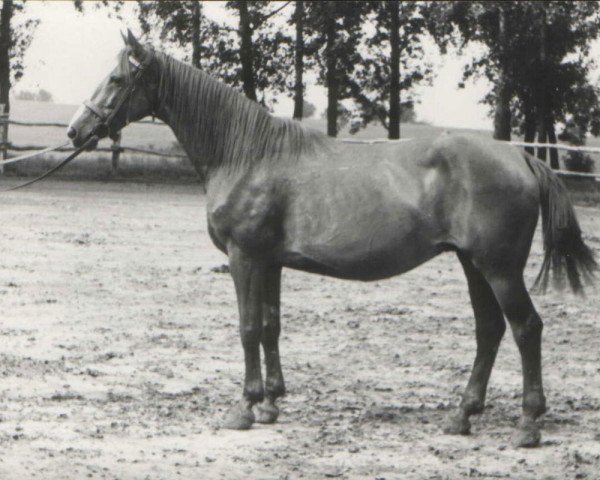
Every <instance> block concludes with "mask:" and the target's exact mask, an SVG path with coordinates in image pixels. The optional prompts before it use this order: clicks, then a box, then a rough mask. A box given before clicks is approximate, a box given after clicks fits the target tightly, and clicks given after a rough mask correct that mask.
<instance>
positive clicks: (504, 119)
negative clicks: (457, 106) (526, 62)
mask: <svg viewBox="0 0 600 480" xmlns="http://www.w3.org/2000/svg"><path fill="white" fill-rule="evenodd" d="M506 42H507V33H506V12H505V10H504V7H503V6H502V5H500V6H499V7H498V45H499V47H500V72H499V73H500V75H499V79H498V90H497V91H498V96H497V98H496V110H495V112H494V138H495V139H496V140H510V119H511V114H510V98H511V92H510V88H509V86H508V78H507V74H506V70H505V67H504V65H503V63H504V62H505V61H506Z"/></svg>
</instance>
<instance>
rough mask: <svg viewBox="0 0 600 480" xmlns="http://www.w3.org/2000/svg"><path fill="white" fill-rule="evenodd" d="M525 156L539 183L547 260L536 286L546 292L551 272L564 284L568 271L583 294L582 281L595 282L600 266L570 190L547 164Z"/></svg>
mask: <svg viewBox="0 0 600 480" xmlns="http://www.w3.org/2000/svg"><path fill="white" fill-rule="evenodd" d="M525 159H526V161H527V163H528V164H529V167H530V168H531V170H532V171H533V173H534V174H535V176H536V178H537V180H538V184H539V186H540V206H541V210H542V228H543V234H544V261H543V263H542V268H541V269H540V273H539V274H538V276H537V278H536V280H535V284H534V288H537V289H539V290H541V291H542V292H544V291H545V290H546V288H547V287H548V281H549V278H550V271H552V272H553V274H554V284H555V285H556V286H558V287H562V286H563V285H564V275H565V273H566V274H567V278H568V279H569V284H570V285H571V289H572V290H573V291H574V292H575V293H583V283H592V282H593V280H594V274H595V271H596V270H597V269H598V265H597V263H596V260H595V259H594V254H593V252H592V250H591V249H590V248H589V247H588V246H587V245H586V244H585V242H584V241H583V238H582V237H581V229H580V228H579V222H578V221H577V217H576V216H575V211H574V209H573V204H572V203H571V200H570V199H569V192H568V191H567V188H566V187H565V185H564V184H563V182H562V181H561V180H560V179H559V178H558V176H557V175H556V174H555V173H554V172H553V171H552V170H551V169H550V167H548V165H546V164H545V163H544V162H542V161H541V160H538V159H537V158H535V157H533V156H532V155H529V154H525Z"/></svg>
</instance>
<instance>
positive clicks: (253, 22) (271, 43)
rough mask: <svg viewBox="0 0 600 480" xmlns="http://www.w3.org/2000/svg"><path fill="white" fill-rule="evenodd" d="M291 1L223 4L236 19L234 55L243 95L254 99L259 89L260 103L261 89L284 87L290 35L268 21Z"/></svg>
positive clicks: (263, 94) (242, 0)
mask: <svg viewBox="0 0 600 480" xmlns="http://www.w3.org/2000/svg"><path fill="white" fill-rule="evenodd" d="M290 4H291V2H285V3H281V4H278V5H276V6H272V4H271V3H270V2H266V1H245V0H238V1H230V2H227V4H226V5H227V7H228V8H229V9H232V10H234V11H236V13H237V15H238V18H239V27H238V30H237V34H238V36H239V49H238V57H239V62H240V65H241V70H240V78H241V83H242V89H243V91H244V93H245V94H246V96H247V97H248V98H250V99H252V100H255V101H258V97H257V92H256V91H257V90H258V91H260V92H262V98H261V99H260V103H262V104H263V105H264V104H266V103H267V100H266V97H265V92H266V91H267V90H275V91H279V92H282V91H284V90H285V89H286V87H287V73H286V72H287V71H289V67H290V65H291V62H290V43H291V38H290V37H289V36H288V35H286V34H285V32H283V31H281V29H280V28H278V27H276V26H274V25H273V24H272V22H271V20H272V19H273V18H274V17H275V16H276V15H277V14H279V13H280V12H281V11H282V10H283V9H284V8H286V7H287V6H288V5H290Z"/></svg>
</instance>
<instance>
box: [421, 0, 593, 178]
mask: <svg viewBox="0 0 600 480" xmlns="http://www.w3.org/2000/svg"><path fill="white" fill-rule="evenodd" d="M428 14H429V17H428V20H429V26H430V28H431V31H432V32H433V34H434V36H435V38H436V40H437V41H438V44H440V46H442V47H443V48H445V46H446V45H447V44H449V43H454V44H455V45H458V46H459V48H461V47H463V46H464V45H466V44H467V43H469V42H472V41H477V42H481V43H483V44H484V45H485V46H486V47H487V51H486V52H485V53H482V54H481V55H480V56H477V57H475V58H473V59H472V61H471V63H470V64H469V65H468V66H467V68H466V70H465V72H464V79H465V80H466V79H468V78H470V77H474V76H475V77H477V76H480V77H485V78H487V79H488V80H490V81H491V83H492V84H493V88H492V90H491V91H490V92H489V93H488V95H487V96H486V97H485V99H484V101H485V102H486V103H488V104H489V105H490V106H491V107H492V110H493V111H495V112H496V113H497V122H496V125H495V127H496V128H495V135H496V136H497V137H498V138H502V137H506V135H505V132H506V130H507V125H506V123H507V122H511V125H512V126H513V127H516V129H517V131H518V132H520V133H523V134H524V135H525V139H526V140H527V141H532V140H534V139H535V136H536V135H537V139H538V141H541V142H545V141H546V140H548V141H550V142H551V143H555V142H556V132H555V126H556V124H557V123H558V122H561V123H563V124H565V123H566V122H568V121H569V120H571V119H575V118H576V119H578V123H579V126H580V127H581V128H582V129H583V131H585V132H587V131H592V132H597V133H600V131H599V129H598V128H597V125H598V122H599V120H598V115H599V114H600V112H599V111H598V108H597V105H598V100H599V98H600V97H599V92H598V89H597V88H596V87H595V86H593V85H591V84H590V83H589V80H588V73H589V71H590V67H591V66H592V61H591V59H590V44H591V42H592V40H594V39H596V38H598V35H599V32H600V21H599V20H600V18H599V17H600V15H599V11H598V5H597V4H596V3H595V2H566V1H559V2H533V1H522V2H457V3H446V2H439V3H437V2H435V3H431V4H429V5H428ZM453 28H455V29H456V30H455V31H457V32H458V33H459V35H458V36H456V35H453V30H452V29H453ZM582 92H585V98H586V100H587V101H588V102H586V103H585V104H584V103H583V102H581V101H580V97H581V94H582ZM507 105H508V107H507ZM507 108H508V109H509V110H510V113H509V114H507V113H506V110H507ZM502 112H505V113H502ZM511 118H512V120H511ZM538 156H540V157H541V158H545V157H546V149H544V148H542V149H538ZM550 160H551V166H552V167H553V168H557V167H558V154H557V152H556V150H555V149H552V150H551V159H550Z"/></svg>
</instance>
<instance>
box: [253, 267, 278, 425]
mask: <svg viewBox="0 0 600 480" xmlns="http://www.w3.org/2000/svg"><path fill="white" fill-rule="evenodd" d="M280 296H281V267H279V266H278V267H273V268H272V269H270V270H269V271H268V272H267V274H266V277H265V289H264V297H263V298H264V300H263V308H262V320H263V329H262V339H261V342H262V346H263V351H264V353H265V367H266V378H265V400H264V401H263V403H261V404H259V405H258V406H257V408H256V421H257V422H259V423H274V422H275V421H276V420H277V417H278V416H279V409H278V408H277V406H276V405H275V401H276V400H277V398H279V397H281V396H282V395H284V393H285V383H284V381H283V373H282V371H281V362H280V360H279V333H280V331H281V326H280V321H279V305H280Z"/></svg>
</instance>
